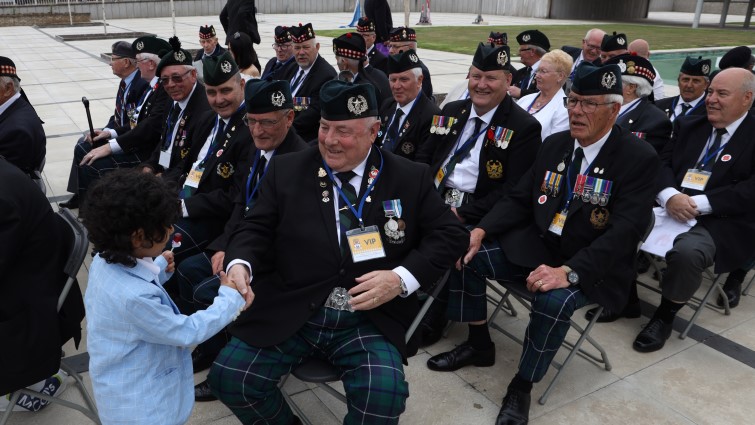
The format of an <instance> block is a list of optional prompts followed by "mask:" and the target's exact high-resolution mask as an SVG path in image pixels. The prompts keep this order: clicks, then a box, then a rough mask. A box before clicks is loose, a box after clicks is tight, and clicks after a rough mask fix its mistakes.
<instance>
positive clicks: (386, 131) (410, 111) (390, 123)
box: [383, 89, 422, 147]
mask: <svg viewBox="0 0 755 425" xmlns="http://www.w3.org/2000/svg"><path fill="white" fill-rule="evenodd" d="M420 96H422V89H419V93H417V97H415V98H414V103H412V107H411V108H409V112H407V113H406V114H405V115H404V116H405V117H407V118H408V117H409V114H411V113H412V111H413V110H414V106H415V105H417V99H419V97H420ZM395 119H396V112H395V111H394V112H393V119H392V120H391V122H389V123H388V126H387V127H385V136H383V144H384V145H385V138H386V137H388V129H389V128H391V125H392V124H393V120H395ZM404 120H406V118H404ZM400 131H401V129H399V132H400ZM396 137H398V134H396ZM395 144H396V141H395V140H391V147H393V145H395Z"/></svg>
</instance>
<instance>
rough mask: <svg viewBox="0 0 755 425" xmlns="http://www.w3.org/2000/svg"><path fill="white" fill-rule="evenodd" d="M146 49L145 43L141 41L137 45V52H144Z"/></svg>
mask: <svg viewBox="0 0 755 425" xmlns="http://www.w3.org/2000/svg"><path fill="white" fill-rule="evenodd" d="M143 49H144V42H143V41H140V42H138V43H136V50H143Z"/></svg>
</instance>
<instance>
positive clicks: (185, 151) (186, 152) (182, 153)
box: [179, 148, 189, 159]
mask: <svg viewBox="0 0 755 425" xmlns="http://www.w3.org/2000/svg"><path fill="white" fill-rule="evenodd" d="M188 154H189V148H181V152H179V155H181V159H184V158H186V155H188Z"/></svg>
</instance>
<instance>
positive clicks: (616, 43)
mask: <svg viewBox="0 0 755 425" xmlns="http://www.w3.org/2000/svg"><path fill="white" fill-rule="evenodd" d="M626 49H627V35H626V34H616V31H614V32H613V35H610V34H605V35H604V36H603V41H602V42H601V43H600V50H602V51H604V52H614V51H616V50H626Z"/></svg>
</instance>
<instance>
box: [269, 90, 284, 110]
mask: <svg viewBox="0 0 755 425" xmlns="http://www.w3.org/2000/svg"><path fill="white" fill-rule="evenodd" d="M285 101H286V97H285V96H284V95H283V92H280V91H277V92H275V93H273V94H272V95H271V96H270V102H271V103H272V104H273V106H275V107H278V108H280V107H281V106H283V102H285Z"/></svg>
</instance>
